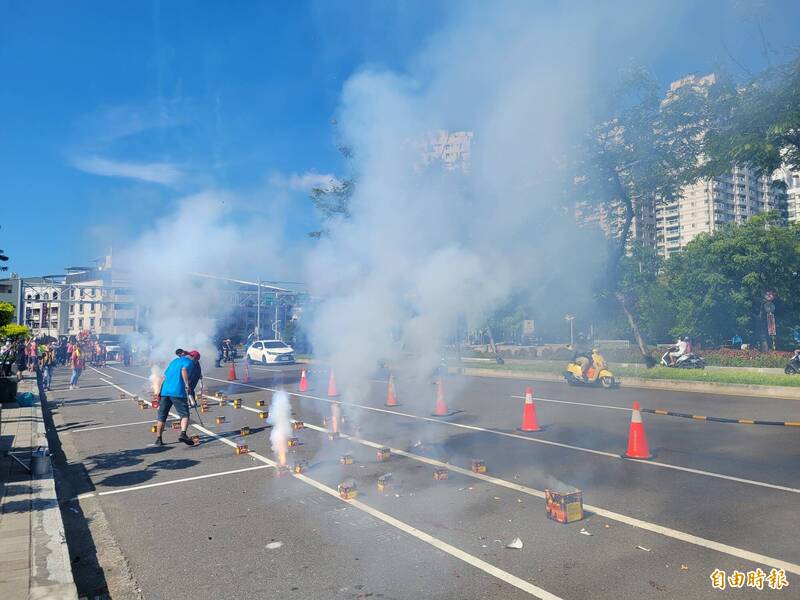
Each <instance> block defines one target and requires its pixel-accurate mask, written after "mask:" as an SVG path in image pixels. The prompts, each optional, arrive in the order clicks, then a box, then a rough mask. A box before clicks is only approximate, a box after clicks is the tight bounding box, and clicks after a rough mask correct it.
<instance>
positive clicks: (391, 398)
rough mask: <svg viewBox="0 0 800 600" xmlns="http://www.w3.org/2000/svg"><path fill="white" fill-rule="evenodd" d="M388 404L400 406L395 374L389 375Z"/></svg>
mask: <svg viewBox="0 0 800 600" xmlns="http://www.w3.org/2000/svg"><path fill="white" fill-rule="evenodd" d="M386 406H399V404H398V402H397V394H396V393H395V390H394V375H389V389H388V390H387V391H386Z"/></svg>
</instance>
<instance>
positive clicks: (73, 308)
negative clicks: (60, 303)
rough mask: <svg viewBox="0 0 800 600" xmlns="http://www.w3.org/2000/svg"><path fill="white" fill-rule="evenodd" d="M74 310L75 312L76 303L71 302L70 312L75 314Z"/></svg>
mask: <svg viewBox="0 0 800 600" xmlns="http://www.w3.org/2000/svg"><path fill="white" fill-rule="evenodd" d="M74 312H75V305H74V304H70V305H69V314H73V313H74Z"/></svg>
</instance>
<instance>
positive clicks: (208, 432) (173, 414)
mask: <svg viewBox="0 0 800 600" xmlns="http://www.w3.org/2000/svg"><path fill="white" fill-rule="evenodd" d="M110 368H112V369H113V367H110ZM136 377H141V375H136ZM142 379H147V378H146V377H142ZM111 385H113V386H114V387H115V388H117V389H118V390H120V391H121V392H125V393H126V394H130V395H131V396H133V395H134V394H133V393H132V392H129V391H128V390H126V389H124V388H121V387H120V386H118V385H115V384H113V383H112V384H111ZM144 402H145V403H147V404H149V405H150V406H152V405H153V403H152V402H150V401H149V400H145V401H144ZM169 416H171V417H172V418H173V419H178V418H180V417H179V415H178V414H177V413H176V412H175V411H170V413H169ZM189 426H190V427H194V428H195V429H197V430H198V431H201V432H203V433H205V434H206V435H209V436H211V437H213V438H214V439H216V440H219V441H220V442H222V443H223V444H227V445H228V446H230V447H231V448H236V444H235V443H234V442H232V441H230V440H229V439H227V438H224V437H222V436H221V435H217V434H216V433H214V432H213V431H211V430H210V429H206V428H205V427H203V426H202V425H198V424H197V423H192V421H191V419H190V420H189ZM247 456H251V457H253V458H255V459H257V460H261V461H262V462H264V461H269V459H267V458H265V457H263V456H261V455H260V454H258V453H257V452H248V453H247ZM269 462H271V461H269ZM273 464H274V463H273Z"/></svg>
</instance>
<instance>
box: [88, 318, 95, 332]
mask: <svg viewBox="0 0 800 600" xmlns="http://www.w3.org/2000/svg"><path fill="white" fill-rule="evenodd" d="M89 329H94V317H92V318H91V319H89Z"/></svg>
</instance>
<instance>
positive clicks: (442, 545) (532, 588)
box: [101, 367, 562, 600]
mask: <svg viewBox="0 0 800 600" xmlns="http://www.w3.org/2000/svg"><path fill="white" fill-rule="evenodd" d="M111 368H114V367H111ZM128 374H129V375H133V376H134V377H140V378H142V379H146V377H142V376H141V375H136V374H134V373H128ZM112 385H113V384H112ZM114 387H119V386H116V385H115V386H114ZM119 389H120V390H122V391H124V392H126V393H128V394H130V392H128V391H127V390H124V389H123V388H119ZM145 402H146V400H145ZM192 426H193V427H196V428H197V429H199V430H201V431H207V432H208V433H209V434H210V435H212V436H214V437H217V438H218V439H220V441H222V442H225V443H227V444H230V445H232V446H235V444H233V443H232V442H229V441H228V440H226V439H224V438H220V437H219V436H217V435H216V434H214V433H212V432H210V431H208V430H206V429H205V428H204V427H200V426H199V425H195V424H194V423H192ZM249 456H252V457H254V458H256V459H258V460H260V461H261V462H263V463H265V464H266V465H268V466H270V467H275V466H276V463H275V462H274V461H273V460H270V459H269V458H266V457H264V456H261V455H260V454H257V453H255V452H251V453H250V454H249ZM290 475H291V476H292V477H294V478H295V479H298V480H300V481H302V482H303V483H306V484H308V485H310V486H313V487H315V488H317V489H318V490H320V491H321V492H325V493H326V494H328V495H329V496H332V497H334V498H336V499H337V500H339V501H340V502H345V503H346V504H349V505H351V506H353V507H355V508H358V509H359V510H361V511H363V512H365V513H367V514H368V515H370V516H372V517H375V518H376V519H379V520H381V521H383V522H384V523H386V524H387V525H391V526H392V527H395V528H396V529H399V530H400V531H403V532H404V533H407V534H408V535H411V536H413V537H415V538H417V539H418V540H420V541H423V542H425V543H427V544H430V545H431V546H433V547H434V548H438V549H439V550H441V551H442V552H446V553H447V554H449V555H450V556H453V557H454V558H457V559H459V560H461V561H463V562H465V563H467V564H469V565H472V566H473V567H476V568H478V569H480V570H481V571H483V572H484V573H487V574H489V575H491V576H492V577H495V578H497V579H500V580H501V581H505V582H506V583H508V584H509V585H513V586H514V587H516V588H518V589H520V590H522V591H524V592H527V593H529V594H531V595H533V596H535V597H537V598H540V599H541V600H562V599H561V598H560V597H559V596H556V595H555V594H551V593H550V592H548V591H547V590H545V589H543V588H540V587H538V586H536V585H533V584H532V583H530V582H528V581H525V580H524V579H521V578H519V577H517V576H516V575H513V574H511V573H509V572H508V571H504V570H502V569H500V568H498V567H495V566H494V565H492V564H490V563H488V562H486V561H484V560H481V559H480V558H478V557H477V556H473V555H471V554H468V553H467V552H464V551H463V550H461V549H459V548H456V547H455V546H451V545H450V544H448V543H447V542H444V541H442V540H440V539H438V538H435V537H433V536H432V535H430V534H428V533H425V532H424V531H420V530H419V529H417V528H416V527H412V526H411V525H408V524H407V523H405V522H403V521H400V520H399V519H395V518H394V517H392V516H390V515H388V514H386V513H383V512H381V511H379V510H377V509H375V508H372V507H371V506H369V505H367V504H364V503H363V502H359V501H358V500H343V499H342V498H341V497H340V496H339V492H338V491H337V490H334V489H333V488H330V487H328V486H327V485H325V484H323V483H320V482H319V481H317V480H316V479H311V478H310V477H308V476H307V475H302V474H300V473H290ZM164 484H166V482H164ZM148 485H150V486H155V485H157V484H148ZM101 493H104V492H101Z"/></svg>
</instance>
